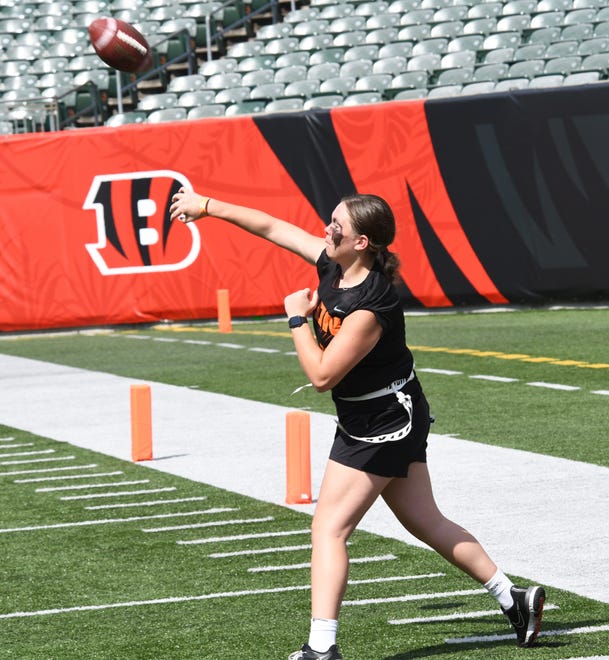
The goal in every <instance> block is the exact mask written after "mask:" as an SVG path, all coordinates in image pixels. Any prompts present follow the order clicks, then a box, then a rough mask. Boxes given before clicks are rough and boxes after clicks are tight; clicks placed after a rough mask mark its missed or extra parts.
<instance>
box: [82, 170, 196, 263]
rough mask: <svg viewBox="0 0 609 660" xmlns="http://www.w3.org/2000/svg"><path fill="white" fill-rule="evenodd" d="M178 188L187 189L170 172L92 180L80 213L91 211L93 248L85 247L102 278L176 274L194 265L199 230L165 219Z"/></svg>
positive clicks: (184, 181) (182, 180) (181, 177)
mask: <svg viewBox="0 0 609 660" xmlns="http://www.w3.org/2000/svg"><path fill="white" fill-rule="evenodd" d="M182 186H184V187H186V188H192V186H191V184H190V182H189V181H188V179H187V178H186V177H185V176H184V175H182V174H180V173H179V172H173V171H171V170H158V171H153V172H129V173H124V174H102V175H99V176H96V177H95V178H94V179H93V183H92V184H91V188H90V189H89V193H88V195H87V198H86V200H85V203H84V204H83V209H85V210H94V211H95V215H96V220H97V243H88V244H87V245H86V246H85V247H86V248H87V250H88V252H89V254H90V255H91V258H92V259H93V261H94V262H95V265H96V266H97V267H98V268H99V271H100V273H101V274H102V275H123V274H127V273H129V274H130V273H150V272H161V271H171V270H180V269H182V268H186V267H187V266H189V265H190V264H192V263H193V261H194V260H195V259H196V258H197V256H198V255H199V250H200V248H201V237H200V235H199V230H198V229H197V227H196V226H195V224H194V223H189V224H187V225H184V224H182V223H181V222H176V223H172V222H171V221H170V219H169V215H170V214H169V207H170V206H171V198H172V196H173V195H174V193H176V192H177V191H178V190H179V189H180V188H181V187H182Z"/></svg>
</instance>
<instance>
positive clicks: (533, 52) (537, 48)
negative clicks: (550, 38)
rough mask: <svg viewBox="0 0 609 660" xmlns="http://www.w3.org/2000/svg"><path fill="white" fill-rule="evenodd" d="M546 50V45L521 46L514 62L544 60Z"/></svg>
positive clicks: (516, 52)
mask: <svg viewBox="0 0 609 660" xmlns="http://www.w3.org/2000/svg"><path fill="white" fill-rule="evenodd" d="M546 49H547V46H546V44H526V45H524V46H520V47H519V48H517V49H516V50H515V51H514V62H519V61H520V60H539V59H543V57H544V55H545V53H546Z"/></svg>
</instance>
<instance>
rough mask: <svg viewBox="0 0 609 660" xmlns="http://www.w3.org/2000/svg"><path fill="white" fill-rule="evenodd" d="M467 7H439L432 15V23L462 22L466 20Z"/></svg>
mask: <svg viewBox="0 0 609 660" xmlns="http://www.w3.org/2000/svg"><path fill="white" fill-rule="evenodd" d="M467 14H468V6H467V5H449V6H446V7H440V9H438V10H437V11H436V12H435V14H434V15H433V19H432V20H433V22H434V23H446V22H454V21H462V20H464V19H466V18H467Z"/></svg>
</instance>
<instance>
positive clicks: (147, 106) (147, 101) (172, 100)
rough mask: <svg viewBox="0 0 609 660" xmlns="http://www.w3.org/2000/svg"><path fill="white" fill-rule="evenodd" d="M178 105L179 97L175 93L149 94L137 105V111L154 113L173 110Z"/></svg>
mask: <svg viewBox="0 0 609 660" xmlns="http://www.w3.org/2000/svg"><path fill="white" fill-rule="evenodd" d="M177 103H178V95H177V94H175V93H174V92H164V93H161V94H149V95H148V96H144V97H143V98H142V99H140V101H139V102H138V104H137V109H138V110H139V111H141V112H152V111H154V110H165V109H166V108H173V107H175V106H176V105H177Z"/></svg>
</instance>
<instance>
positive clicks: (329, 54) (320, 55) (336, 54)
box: [309, 48, 345, 65]
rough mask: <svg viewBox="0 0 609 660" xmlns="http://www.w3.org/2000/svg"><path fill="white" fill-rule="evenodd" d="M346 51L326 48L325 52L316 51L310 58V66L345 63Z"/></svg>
mask: <svg viewBox="0 0 609 660" xmlns="http://www.w3.org/2000/svg"><path fill="white" fill-rule="evenodd" d="M344 54H345V50H344V49H343V48H325V49H324V50H316V51H315V52H314V53H311V55H310V56H309V64H310V65H312V64H323V63H324V62H338V63H339V64H340V63H341V62H342V61H343V57H344Z"/></svg>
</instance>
